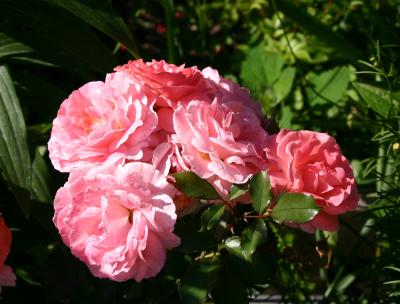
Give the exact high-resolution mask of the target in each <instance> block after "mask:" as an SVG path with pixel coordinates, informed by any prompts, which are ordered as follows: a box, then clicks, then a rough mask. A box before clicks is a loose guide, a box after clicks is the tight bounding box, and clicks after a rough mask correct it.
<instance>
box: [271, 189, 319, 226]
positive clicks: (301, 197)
mask: <svg viewBox="0 0 400 304" xmlns="http://www.w3.org/2000/svg"><path fill="white" fill-rule="evenodd" d="M320 209H321V208H320V207H319V206H318V205H316V204H315V200H314V199H313V198H312V197H311V196H309V195H306V194H302V193H283V194H282V195H281V196H280V197H279V199H278V201H277V203H276V205H275V206H274V208H273V209H272V212H271V217H272V218H273V219H274V220H275V221H276V222H278V223H283V222H285V221H290V222H294V223H299V224H303V223H307V222H308V221H311V220H312V219H313V218H314V217H315V216H316V215H317V214H318V212H319V210H320Z"/></svg>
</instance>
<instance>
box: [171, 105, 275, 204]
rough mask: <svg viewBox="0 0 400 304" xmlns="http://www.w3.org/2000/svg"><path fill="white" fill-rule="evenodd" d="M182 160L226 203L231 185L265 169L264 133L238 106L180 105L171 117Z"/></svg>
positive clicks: (246, 110)
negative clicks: (208, 183)
mask: <svg viewBox="0 0 400 304" xmlns="http://www.w3.org/2000/svg"><path fill="white" fill-rule="evenodd" d="M173 122H174V128H175V132H176V141H177V142H179V143H180V144H181V146H182V152H181V153H182V160H183V161H184V164H182V167H185V166H187V167H188V168H190V170H191V171H193V172H195V173H196V174H197V175H198V176H200V177H201V178H204V179H207V180H208V181H209V182H210V183H211V184H212V185H213V186H214V187H215V188H216V190H217V191H218V192H219V194H220V195H221V196H222V198H224V199H227V195H228V192H229V190H230V188H231V186H232V184H243V183H245V182H247V181H248V180H249V178H250V177H251V176H253V175H254V174H255V173H257V172H259V171H260V170H263V169H265V161H264V160H263V157H262V154H263V150H262V149H263V147H264V146H265V140H266V137H267V133H266V132H265V131H264V129H263V128H262V127H261V123H260V120H259V119H258V117H257V115H256V113H255V112H254V111H253V110H252V109H251V108H249V107H247V106H246V105H245V104H243V103H242V102H237V101H232V102H224V103H223V104H219V103H218V100H217V99H216V100H214V102H213V103H212V104H209V103H207V102H204V101H198V100H194V101H191V102H190V103H188V104H187V105H184V104H182V105H180V106H179V107H178V109H177V110H176V112H175V114H174V117H173Z"/></svg>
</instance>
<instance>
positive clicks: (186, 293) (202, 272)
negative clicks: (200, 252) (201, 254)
mask: <svg viewBox="0 0 400 304" xmlns="http://www.w3.org/2000/svg"><path fill="white" fill-rule="evenodd" d="M220 268H221V261H220V259H219V258H218V257H217V256H216V257H210V258H205V259H203V260H201V261H198V262H195V263H193V266H192V267H191V268H190V269H189V270H188V272H187V273H186V274H185V276H184V277H183V278H182V281H181V283H180V285H179V294H180V297H181V300H182V303H188V304H189V303H190V304H192V303H193V304H197V303H199V304H200V303H204V302H205V301H206V298H207V294H208V292H209V290H210V289H211V287H212V285H213V284H214V282H215V280H216V279H217V276H218V272H219V270H220Z"/></svg>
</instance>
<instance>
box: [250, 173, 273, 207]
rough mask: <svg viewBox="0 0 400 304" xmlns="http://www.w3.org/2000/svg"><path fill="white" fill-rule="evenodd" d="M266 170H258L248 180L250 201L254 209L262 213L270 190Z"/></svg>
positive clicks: (269, 196) (267, 202) (266, 204)
mask: <svg viewBox="0 0 400 304" xmlns="http://www.w3.org/2000/svg"><path fill="white" fill-rule="evenodd" d="M270 187H271V186H270V183H269V178H268V173H267V172H266V171H263V172H260V173H258V174H256V175H255V176H253V178H252V179H251V180H250V194H251V203H252V205H253V208H254V210H256V211H257V212H258V213H259V214H262V213H263V212H264V211H265V208H267V206H268V204H269V202H270V200H271V190H270Z"/></svg>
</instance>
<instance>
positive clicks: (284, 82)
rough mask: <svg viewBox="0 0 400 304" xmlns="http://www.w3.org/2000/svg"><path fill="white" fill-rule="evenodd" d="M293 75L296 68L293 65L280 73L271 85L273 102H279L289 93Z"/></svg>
mask: <svg viewBox="0 0 400 304" xmlns="http://www.w3.org/2000/svg"><path fill="white" fill-rule="evenodd" d="M295 75H296V68H294V67H287V68H285V69H284V70H283V71H282V73H280V75H279V79H278V80H277V81H276V82H275V83H274V85H273V86H272V87H273V90H274V93H275V97H276V101H275V104H278V103H279V102H281V101H282V100H283V99H285V98H286V96H287V95H288V94H289V93H290V90H291V89H292V86H293V81H294V77H295Z"/></svg>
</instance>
